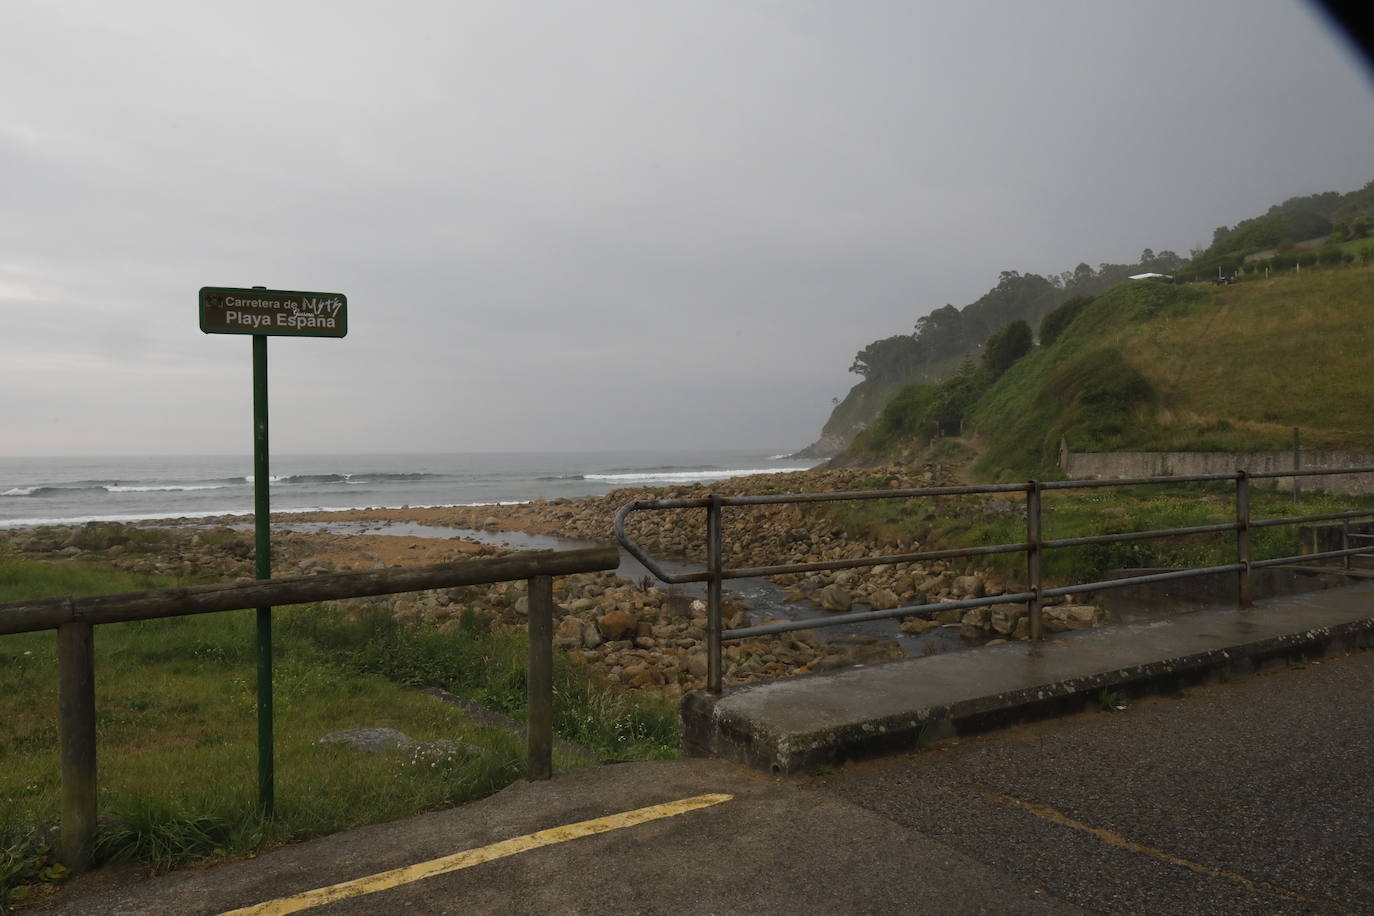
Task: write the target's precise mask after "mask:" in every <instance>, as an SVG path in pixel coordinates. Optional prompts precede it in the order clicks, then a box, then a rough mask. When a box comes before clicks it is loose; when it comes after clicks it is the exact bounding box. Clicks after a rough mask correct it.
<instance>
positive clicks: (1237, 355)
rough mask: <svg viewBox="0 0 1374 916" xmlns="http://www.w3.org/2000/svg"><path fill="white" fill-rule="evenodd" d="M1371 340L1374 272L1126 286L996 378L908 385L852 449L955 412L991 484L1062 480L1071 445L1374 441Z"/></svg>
mask: <svg viewBox="0 0 1374 916" xmlns="http://www.w3.org/2000/svg"><path fill="white" fill-rule="evenodd" d="M1371 344H1374V268H1371V267H1346V268H1339V269H1334V270H1327V271H1303V272H1302V273H1300V274H1291V273H1285V274H1282V275H1277V274H1276V275H1274V276H1273V277H1272V278H1271V279H1267V280H1254V281H1251V282H1245V283H1239V284H1235V285H1232V286H1221V287H1211V286H1186V285H1174V284H1168V283H1160V282H1153V281H1130V282H1127V283H1123V284H1120V285H1119V286H1117V287H1115V288H1114V289H1112V290H1110V291H1108V292H1106V293H1104V294H1102V295H1100V296H1098V297H1097V298H1096V299H1094V300H1093V301H1092V302H1091V303H1090V304H1088V305H1087V306H1086V307H1084V308H1083V309H1082V310H1081V311H1079V312H1078V314H1077V315H1076V317H1074V318H1073V320H1072V322H1071V323H1070V324H1069V325H1068V326H1067V327H1066V328H1065V330H1064V331H1063V332H1062V333H1061V334H1060V335H1059V337H1058V339H1056V340H1055V341H1054V343H1053V344H1052V345H1050V346H1048V347H1035V348H1033V349H1032V350H1031V351H1030V352H1029V353H1028V354H1026V355H1025V356H1024V357H1022V358H1021V359H1020V360H1018V361H1017V362H1016V363H1015V364H1014V365H1013V366H1012V367H1011V368H1010V369H1009V370H1007V371H1006V373H1005V374H1004V375H1002V376H1001V377H1000V378H998V379H996V380H995V381H992V380H990V379H988V378H987V377H986V370H985V369H982V368H980V367H977V366H974V365H973V364H967V365H966V366H965V369H964V370H962V371H961V373H958V374H956V376H955V377H954V378H953V379H951V382H947V383H944V384H943V385H938V386H933V385H926V386H910V387H908V388H907V389H903V391H902V392H900V393H899V394H898V395H896V396H894V397H893V399H892V400H891V401H890V402H889V403H888V406H887V408H885V409H884V411H883V413H882V414H881V415H880V416H879V418H878V420H877V421H875V422H874V423H873V424H872V425H871V427H870V428H869V429H868V430H866V431H865V432H864V433H863V434H862V435H860V436H859V438H858V439H856V441H855V443H854V446H853V448H852V450H851V451H852V452H853V453H854V454H855V455H856V456H858V457H862V458H867V459H875V460H876V459H884V458H894V457H897V456H899V455H909V454H911V452H912V450H913V448H914V447H917V446H921V445H924V444H925V443H926V442H927V441H928V440H929V438H930V436H931V434H932V431H933V423H932V418H933V417H934V416H935V415H936V414H937V413H939V412H940V411H944V415H942V416H941V419H942V420H945V421H946V422H947V420H948V413H949V411H950V410H955V411H957V412H958V413H959V414H960V415H961V417H962V418H963V419H964V420H965V424H966V426H967V427H971V430H972V433H971V435H972V438H973V439H974V441H975V442H976V444H977V446H978V448H979V451H980V452H981V453H982V456H981V458H980V459H979V460H978V462H977V463H976V464H975V467H974V470H975V472H976V473H977V476H979V477H982V478H984V479H988V478H992V477H1004V478H1005V477H1018V478H1020V477H1025V476H1029V475H1032V474H1034V475H1045V474H1047V473H1053V471H1054V468H1055V465H1056V458H1057V452H1058V447H1059V442H1060V440H1061V438H1062V439H1063V440H1065V441H1066V442H1067V443H1068V445H1069V447H1070V448H1071V449H1073V450H1075V451H1116V450H1126V449H1132V450H1152V451H1171V450H1223V451H1239V450H1250V449H1278V448H1284V447H1285V446H1286V445H1287V444H1288V443H1289V442H1290V439H1291V429H1292V427H1294V426H1299V427H1301V428H1302V431H1303V432H1302V435H1303V443H1304V446H1305V447H1307V448H1374V413H1371V411H1370V410H1369V408H1368V403H1367V397H1366V395H1365V392H1366V389H1367V386H1368V382H1369V380H1370V379H1371V378H1374V346H1371ZM979 373H983V375H981V376H980V375H979ZM960 375H962V376H963V380H962V382H960V384H961V386H962V387H960V388H959V390H958V391H951V390H950V389H951V386H952V383H955V382H959V379H960Z"/></svg>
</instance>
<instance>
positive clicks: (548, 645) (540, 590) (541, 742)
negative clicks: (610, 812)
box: [525, 576, 553, 780]
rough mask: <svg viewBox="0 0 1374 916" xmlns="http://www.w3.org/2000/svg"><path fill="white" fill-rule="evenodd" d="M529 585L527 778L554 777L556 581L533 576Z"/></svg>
mask: <svg viewBox="0 0 1374 916" xmlns="http://www.w3.org/2000/svg"><path fill="white" fill-rule="evenodd" d="M528 582H529V611H530V613H529V672H528V673H527V674H526V676H525V685H526V690H527V691H528V700H527V709H528V714H527V722H526V731H527V734H526V736H525V737H526V741H527V742H528V744H527V748H528V757H527V768H526V774H525V778H526V779H530V780H535V779H548V778H549V777H550V776H552V775H553V577H552V576H531V577H530V578H529V580H528Z"/></svg>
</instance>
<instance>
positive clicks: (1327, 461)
mask: <svg viewBox="0 0 1374 916" xmlns="http://www.w3.org/2000/svg"><path fill="white" fill-rule="evenodd" d="M1059 467H1060V469H1061V470H1062V471H1063V472H1064V474H1065V475H1066V476H1067V477H1069V478H1071V479H1074V480H1105V479H1108V478H1111V477H1164V476H1169V475H1172V474H1233V473H1235V471H1236V470H1237V469H1244V470H1247V471H1252V472H1253V471H1291V470H1292V469H1293V452H1292V450H1291V449H1290V450H1286V451H1281V452H1071V451H1069V450H1068V449H1067V448H1061V449H1060V451H1059ZM1302 467H1303V469H1304V470H1309V469H1317V468H1358V467H1374V452H1320V451H1312V452H1307V451H1305V452H1303V453H1302ZM1255 486H1257V487H1258V486H1265V487H1275V486H1276V487H1278V489H1280V490H1284V491H1290V490H1292V489H1293V478H1291V477H1289V478H1282V477H1280V478H1277V479H1275V480H1257V481H1255ZM1302 489H1303V490H1304V491H1307V492H1313V491H1316V490H1324V491H1326V492H1328V493H1374V474H1333V475H1331V476H1330V477H1305V478H1302Z"/></svg>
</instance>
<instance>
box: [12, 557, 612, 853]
mask: <svg viewBox="0 0 1374 916" xmlns="http://www.w3.org/2000/svg"><path fill="white" fill-rule="evenodd" d="M619 563H620V553H619V551H618V550H617V549H616V548H615V547H589V548H585V549H581V550H564V551H556V552H555V551H537V552H536V551H531V552H526V553H520V554H516V555H514V556H508V557H499V558H496V559H487V560H466V561H463V562H458V563H440V564H437V565H433V566H416V567H402V568H392V569H382V570H376V571H370V572H348V573H325V574H322V575H311V576H296V577H293V578H288V579H270V580H264V581H253V582H247V583H242V584H233V585H202V586H193V587H190V588H166V589H157V590H153V591H143V592H125V593H123V594H118V595H97V596H92V597H83V598H77V597H70V598H45V599H41V600H35V601H15V602H11V603H8V604H0V636H3V635H6V634H10V633H26V632H32V631H35V630H57V668H58V716H59V729H58V731H59V741H60V744H61V761H62V839H61V844H60V845H61V853H62V858H63V861H64V862H65V863H66V864H67V866H68V867H69V868H71V869H73V870H75V871H80V870H83V869H85V868H87V867H89V866H90V863H91V857H92V855H91V854H92V851H93V844H94V840H95V826H96V742H95V651H94V638H93V636H94V634H93V627H94V626H95V625H96V624H106V623H121V622H125V621H131V620H151V619H154V618H158V617H177V616H183V615H187V614H213V613H219V612H221V611H237V610H246V609H248V608H258V607H265V606H277V607H281V606H284V605H290V604H307V603H310V602H316V601H332V600H338V599H343V598H366V597H371V596H375V595H395V594H400V593H402V592H414V591H421V590H424V589H430V588H456V587H458V586H463V585H485V584H490V583H494V582H510V581H514V580H517V579H526V580H528V582H529V673H528V676H527V685H528V698H529V699H528V704H529V705H528V726H529V727H528V739H527V745H526V751H527V758H528V769H527V776H528V778H530V779H548V778H549V776H551V775H552V773H553V577H554V576H564V575H570V574H572V573H580V572H597V571H601V570H608V569H615V568H616V567H617V566H618V565H619Z"/></svg>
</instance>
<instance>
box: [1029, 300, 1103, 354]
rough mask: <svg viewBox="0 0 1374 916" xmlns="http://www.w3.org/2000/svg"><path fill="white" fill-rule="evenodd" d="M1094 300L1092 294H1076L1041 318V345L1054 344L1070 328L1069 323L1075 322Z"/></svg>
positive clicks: (1048, 345) (1049, 345)
mask: <svg viewBox="0 0 1374 916" xmlns="http://www.w3.org/2000/svg"><path fill="white" fill-rule="evenodd" d="M1092 301H1093V298H1092V297H1091V296H1074V297H1073V298H1072V299H1068V300H1066V301H1065V302H1064V304H1063V305H1061V306H1059V308H1057V309H1055V310H1054V311H1052V312H1050V313H1049V314H1048V315H1046V316H1045V317H1044V318H1042V319H1040V346H1042V347H1051V346H1054V343H1055V341H1057V340H1058V339H1059V338H1060V337H1062V336H1063V334H1064V332H1065V331H1067V330H1068V329H1069V325H1071V324H1073V320H1074V319H1075V318H1077V317H1078V313H1079V312H1081V311H1083V309H1084V308H1086V307H1087V306H1089V305H1092Z"/></svg>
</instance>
